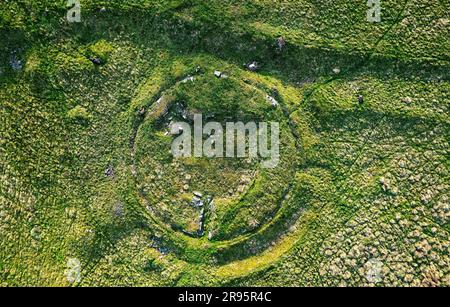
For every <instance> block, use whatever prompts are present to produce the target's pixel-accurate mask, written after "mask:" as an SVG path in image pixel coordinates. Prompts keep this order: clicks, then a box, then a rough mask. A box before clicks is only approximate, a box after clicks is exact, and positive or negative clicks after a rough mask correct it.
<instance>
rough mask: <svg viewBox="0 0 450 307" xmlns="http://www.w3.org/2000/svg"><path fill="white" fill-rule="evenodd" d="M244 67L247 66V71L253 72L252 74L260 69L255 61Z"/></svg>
mask: <svg viewBox="0 0 450 307" xmlns="http://www.w3.org/2000/svg"><path fill="white" fill-rule="evenodd" d="M246 66H247V69H248V70H250V71H253V72H255V71H258V70H259V68H260V67H259V64H258V63H257V62H255V61H253V62H251V63H250V64H248V65H246Z"/></svg>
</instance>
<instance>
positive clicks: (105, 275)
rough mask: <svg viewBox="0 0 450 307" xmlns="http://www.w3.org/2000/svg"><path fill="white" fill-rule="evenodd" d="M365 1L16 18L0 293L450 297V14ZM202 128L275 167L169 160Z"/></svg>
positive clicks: (4, 35) (2, 147) (141, 6)
mask: <svg viewBox="0 0 450 307" xmlns="http://www.w3.org/2000/svg"><path fill="white" fill-rule="evenodd" d="M366 2H367V1H363V0H336V1H320V0H289V1H288V0H284V1H283V0H270V1H269V0H240V1H237V0H221V1H218V0H208V1H200V0H134V1H133V0H121V1H119V0H111V1H97V0H81V22H80V23H69V22H68V21H67V19H66V14H67V10H68V8H67V7H66V1H61V0H58V1H50V0H48V1H47V0H35V1H31V0H3V1H2V3H1V5H0V176H1V177H0V233H1V236H0V286H35V285H39V286H185V285H191V286H196V285H200V286H223V285H232V286H450V270H449V268H450V258H449V234H450V233H449V232H450V225H449V216H450V212H449V174H448V170H449V144H448V142H449V124H450V121H449V116H448V113H449V112H448V111H449V110H448V108H449V101H450V84H449V77H450V74H449V68H450V40H449V30H450V19H449V18H450V16H449V12H450V4H449V3H448V1H441V0H429V1H425V0H396V1H393V0H382V1H381V3H382V19H381V22H380V23H371V22H368V21H367V20H366V12H367V5H366ZM281 36H282V37H284V39H285V41H286V45H285V46H284V47H283V48H282V50H280V49H279V48H277V39H278V38H279V37H281ZM93 59H95V60H96V61H98V62H97V63H93V61H92V60H93ZM252 61H256V62H258V63H259V65H260V70H258V71H257V72H253V71H249V70H248V69H247V68H246V67H245V64H247V63H250V62H252ZM215 71H221V72H223V73H224V74H226V76H227V78H217V77H216V76H215V75H214V72H215ZM188 77H192V79H186V78H188ZM267 96H272V97H275V98H276V100H277V101H278V103H279V105H278V106H277V107H273V106H272V105H271V104H270V102H269V101H267ZM166 111H167V112H166ZM196 112H201V113H202V114H203V115H204V116H208V118H213V119H214V120H217V121H219V122H225V121H227V120H232V121H244V122H246V121H249V120H255V121H277V122H279V123H280V141H281V144H280V155H281V157H280V163H279V165H278V167H277V168H274V169H264V168H261V167H260V164H259V163H258V162H259V161H255V160H251V159H208V158H183V159H175V158H174V157H173V156H172V155H171V154H170V152H169V151H170V144H171V142H172V139H173V137H172V136H171V135H170V134H168V125H169V124H170V122H171V121H172V120H175V119H177V118H180V116H182V115H183V114H187V115H188V117H189V116H191V114H193V113H196ZM194 192H200V193H201V194H202V196H201V198H202V201H204V202H205V204H206V205H205V212H204V231H203V232H201V231H200V226H199V225H200V224H201V223H202V221H201V218H199V214H200V212H199V210H198V208H194V207H192V206H190V205H189V203H190V202H191V201H192V198H193V193H194ZM374 266H375V267H376V268H377V270H378V271H377V276H378V277H377V278H375V279H373V278H370V276H371V274H372V272H373V270H374ZM74 276H75V277H74ZM368 276H369V278H368Z"/></svg>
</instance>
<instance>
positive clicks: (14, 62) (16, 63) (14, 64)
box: [9, 52, 23, 71]
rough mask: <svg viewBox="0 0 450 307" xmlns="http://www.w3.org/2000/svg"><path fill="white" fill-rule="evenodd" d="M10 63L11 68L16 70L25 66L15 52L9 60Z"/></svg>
mask: <svg viewBox="0 0 450 307" xmlns="http://www.w3.org/2000/svg"><path fill="white" fill-rule="evenodd" d="M9 64H10V65H11V68H12V69H13V70H14V71H19V70H21V69H22V68H23V64H22V61H21V60H20V59H19V58H18V56H17V54H16V53H15V52H14V53H13V54H12V55H11V58H10V60H9Z"/></svg>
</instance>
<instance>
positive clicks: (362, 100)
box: [358, 95, 364, 104]
mask: <svg viewBox="0 0 450 307" xmlns="http://www.w3.org/2000/svg"><path fill="white" fill-rule="evenodd" d="M358 102H359V104H362V103H363V102H364V97H363V95H359V96H358Z"/></svg>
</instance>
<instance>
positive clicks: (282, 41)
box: [277, 36, 286, 51]
mask: <svg viewBox="0 0 450 307" xmlns="http://www.w3.org/2000/svg"><path fill="white" fill-rule="evenodd" d="M277 46H278V50H279V51H283V49H284V47H285V46H286V40H285V39H284V37H283V36H280V37H279V38H278V39H277Z"/></svg>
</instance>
